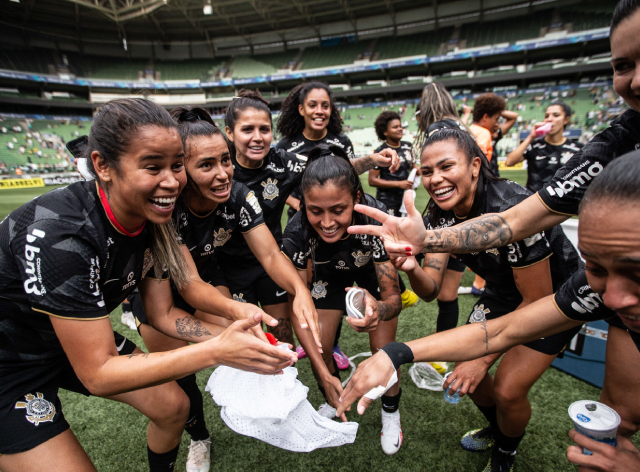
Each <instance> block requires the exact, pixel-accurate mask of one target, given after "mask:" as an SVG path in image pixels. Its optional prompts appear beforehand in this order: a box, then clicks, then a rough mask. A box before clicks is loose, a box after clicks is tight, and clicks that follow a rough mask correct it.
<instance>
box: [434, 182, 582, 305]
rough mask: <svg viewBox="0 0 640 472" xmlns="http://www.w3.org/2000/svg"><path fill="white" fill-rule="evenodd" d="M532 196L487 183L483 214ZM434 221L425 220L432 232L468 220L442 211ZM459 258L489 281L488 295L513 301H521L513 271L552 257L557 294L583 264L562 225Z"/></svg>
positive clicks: (513, 186)
mask: <svg viewBox="0 0 640 472" xmlns="http://www.w3.org/2000/svg"><path fill="white" fill-rule="evenodd" d="M530 195H531V192H529V191H528V190H527V189H525V188H524V187H522V186H521V185H518V184H517V183H515V182H511V181H510V180H497V181H492V182H488V183H486V184H485V191H484V199H483V200H484V201H483V203H482V205H481V207H480V215H483V214H486V213H500V212H502V211H505V210H507V209H509V208H511V207H513V206H515V205H517V204H518V203H520V202H521V201H523V200H525V199H526V198H527V197H529V196H530ZM431 219H432V216H431V215H427V216H426V217H425V218H424V223H425V226H426V227H427V229H430V230H433V229H439V228H446V227H449V226H454V225H457V224H459V223H462V222H463V221H465V220H462V219H459V218H457V217H456V216H455V214H454V212H453V211H452V210H450V211H444V212H442V213H441V214H440V218H439V220H438V221H437V222H433V221H431ZM545 233H546V235H545ZM456 257H457V258H458V259H460V260H461V261H462V262H464V264H465V265H466V266H467V267H469V268H470V269H471V270H472V271H473V272H475V273H476V274H478V275H479V276H480V277H482V278H484V279H485V280H486V281H487V285H486V290H487V293H494V294H496V295H499V296H501V297H503V298H505V299H508V300H513V301H519V300H521V299H522V297H521V295H520V292H519V291H518V287H517V286H516V283H515V280H514V278H513V269H514V268H523V267H527V266H530V265H533V264H536V263H538V262H540V261H542V260H544V259H547V258H550V261H549V262H550V268H551V278H552V282H553V289H554V291H556V290H557V289H558V288H559V287H560V286H561V285H562V284H563V283H564V282H565V280H567V279H568V278H569V277H571V275H572V274H573V273H574V272H576V271H577V270H578V268H579V261H580V258H579V256H578V253H577V251H576V249H575V248H574V247H573V245H572V244H571V241H569V239H568V238H567V237H566V236H565V234H564V231H563V230H562V228H561V227H560V226H555V227H553V228H552V229H551V230H549V231H546V232H543V233H536V234H534V235H532V236H530V237H528V238H525V239H523V240H521V241H517V242H514V243H511V244H508V245H506V246H503V247H499V248H492V249H487V250H486V251H482V252H480V253H472V254H456Z"/></svg>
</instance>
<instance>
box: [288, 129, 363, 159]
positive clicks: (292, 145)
mask: <svg viewBox="0 0 640 472" xmlns="http://www.w3.org/2000/svg"><path fill="white" fill-rule="evenodd" d="M319 144H329V145H331V144H332V145H335V146H340V147H341V148H342V149H344V152H346V153H347V156H348V157H349V159H355V157H356V155H355V153H354V151H353V144H351V140H350V139H349V138H347V136H346V135H344V134H334V133H332V132H331V131H329V130H327V135H326V136H325V137H324V138H322V139H318V140H317V141H314V140H311V139H307V138H305V136H304V134H302V131H301V132H299V133H298V134H297V135H296V136H294V137H293V138H282V139H281V140H280V141H279V142H278V144H277V145H276V149H283V150H285V151H287V152H295V153H296V154H302V155H303V156H308V155H309V152H311V150H312V149H313V148H315V147H316V146H318V145H319Z"/></svg>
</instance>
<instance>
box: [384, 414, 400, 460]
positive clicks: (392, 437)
mask: <svg viewBox="0 0 640 472" xmlns="http://www.w3.org/2000/svg"><path fill="white" fill-rule="evenodd" d="M380 443H381V444H382V451H383V452H384V453H385V454H386V455H388V456H392V455H393V454H395V453H396V452H398V451H399V450H400V446H402V428H401V427H400V411H399V410H398V411H396V412H394V413H387V412H386V411H384V410H382V432H381V433H380Z"/></svg>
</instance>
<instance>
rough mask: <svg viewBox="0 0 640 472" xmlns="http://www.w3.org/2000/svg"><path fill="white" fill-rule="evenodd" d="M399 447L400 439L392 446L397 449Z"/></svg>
mask: <svg viewBox="0 0 640 472" xmlns="http://www.w3.org/2000/svg"><path fill="white" fill-rule="evenodd" d="M399 445H400V438H398V440H397V441H396V443H395V444H394V445H393V446H394V447H398V446H399Z"/></svg>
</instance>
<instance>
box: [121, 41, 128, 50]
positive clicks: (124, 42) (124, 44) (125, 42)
mask: <svg viewBox="0 0 640 472" xmlns="http://www.w3.org/2000/svg"><path fill="white" fill-rule="evenodd" d="M122 47H123V48H124V50H125V51H126V50H127V38H122Z"/></svg>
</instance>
